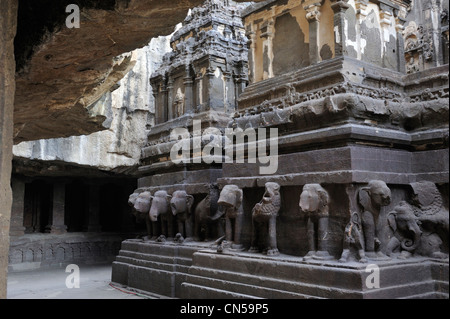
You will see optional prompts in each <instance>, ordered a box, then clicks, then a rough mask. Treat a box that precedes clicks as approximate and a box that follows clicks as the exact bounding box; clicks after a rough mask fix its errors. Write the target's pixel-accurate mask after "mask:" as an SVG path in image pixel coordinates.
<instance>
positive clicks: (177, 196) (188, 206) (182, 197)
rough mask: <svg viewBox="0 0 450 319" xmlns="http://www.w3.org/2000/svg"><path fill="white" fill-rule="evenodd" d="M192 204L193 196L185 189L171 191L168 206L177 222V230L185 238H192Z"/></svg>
mask: <svg viewBox="0 0 450 319" xmlns="http://www.w3.org/2000/svg"><path fill="white" fill-rule="evenodd" d="M193 205H194V196H192V195H189V194H188V193H186V191H183V190H180V191H175V192H173V193H172V198H171V200H170V208H171V210H172V214H173V216H174V217H175V218H176V222H177V224H178V232H179V233H180V234H181V236H184V238H185V240H188V241H189V240H192V237H193V233H192V228H193V227H192V226H193V225H192V224H193V220H192V214H191V210H192V206H193Z"/></svg>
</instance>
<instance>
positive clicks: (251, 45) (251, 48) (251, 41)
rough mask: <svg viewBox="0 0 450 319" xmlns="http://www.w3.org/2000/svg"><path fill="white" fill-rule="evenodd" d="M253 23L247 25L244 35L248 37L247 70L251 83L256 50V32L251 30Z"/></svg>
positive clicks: (253, 79)
mask: <svg viewBox="0 0 450 319" xmlns="http://www.w3.org/2000/svg"><path fill="white" fill-rule="evenodd" d="M252 27H253V25H251V26H250V27H249V29H248V30H247V32H246V34H245V35H246V36H247V38H248V43H247V46H248V64H249V66H250V67H249V70H248V79H249V81H250V83H253V82H254V81H255V67H256V66H255V50H256V42H255V41H256V32H255V31H253V30H252Z"/></svg>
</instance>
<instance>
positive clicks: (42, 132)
mask: <svg viewBox="0 0 450 319" xmlns="http://www.w3.org/2000/svg"><path fill="white" fill-rule="evenodd" d="M40 2H41V1H33V2H29V1H28V2H27V1H24V4H23V6H22V8H21V9H20V13H19V26H21V27H19V35H22V32H29V31H30V30H27V28H28V26H32V25H33V22H34V23H37V22H36V21H35V20H37V19H38V18H37V17H36V18H34V19H32V20H31V21H30V20H28V19H27V18H28V15H31V17H34V15H36V16H39V12H38V11H33V9H36V10H37V9H38V8H37V7H40V6H42V3H40ZM65 2H67V1H61V3H58V5H54V6H52V7H48V6H47V8H46V9H48V10H49V11H51V12H50V13H45V14H46V16H44V17H42V19H44V18H45V17H47V19H48V20H49V21H50V22H49V23H47V24H44V26H43V27H42V23H40V24H39V23H37V25H36V28H39V27H40V26H41V27H42V28H43V29H47V30H50V27H52V28H53V30H52V31H53V32H48V31H47V32H42V34H41V35H40V40H38V42H37V43H32V44H30V43H23V42H27V41H30V40H29V39H27V37H26V36H21V37H18V39H17V41H16V56H17V57H18V61H19V63H18V70H17V71H18V72H17V76H16V83H17V89H16V100H15V113H14V124H15V129H14V138H15V142H16V143H17V142H20V141H25V140H36V139H41V138H53V137H61V136H64V137H67V136H72V135H81V134H88V133H92V132H95V131H99V130H101V129H104V128H105V127H104V125H103V123H104V120H105V114H103V113H102V112H101V111H100V112H99V111H96V110H91V109H90V108H89V106H90V105H91V104H92V102H95V101H96V100H97V99H98V98H100V97H101V96H102V95H103V94H104V93H105V92H106V91H108V90H109V89H110V88H111V86H113V85H114V84H115V83H116V82H117V81H118V80H120V78H122V77H123V76H124V75H125V74H126V73H127V71H128V70H129V68H130V60H129V58H127V57H125V58H117V56H119V55H120V54H122V53H124V52H129V51H132V50H134V49H136V48H139V47H142V46H144V45H146V44H148V42H149V41H150V39H151V38H152V37H156V36H159V35H167V34H170V33H172V32H173V29H174V26H175V25H176V24H177V23H179V22H180V21H182V20H183V19H184V17H185V16H186V13H187V11H188V9H189V8H191V7H194V6H196V5H199V4H201V3H202V1H201V0H190V1H186V0H178V1H164V2H161V1H156V0H152V1H137V0H131V1H108V4H105V3H102V4H101V5H100V4H97V3H98V2H99V1H87V2H88V3H87V4H86V6H85V7H83V6H80V10H81V26H80V28H79V29H76V28H74V29H69V28H67V27H66V26H65V19H66V17H67V16H68V15H69V14H68V13H65V5H67V4H69V3H70V2H68V3H65ZM26 6H29V7H28V9H29V10H28V11H32V13H29V12H28V11H27V7H26ZM98 7H100V9H97V8H98ZM41 10H42V9H41ZM27 14H28V15H27ZM52 14H53V16H52ZM52 18H53V19H52ZM24 20H25V21H24ZM55 23H56V26H55ZM22 24H26V26H25V27H22ZM23 28H25V30H24V29H23ZM36 33H37V32H32V33H31V34H30V35H29V37H30V38H31V37H32V36H33V35H34V36H35V37H39V34H37V35H36ZM31 40H33V39H31ZM30 47H32V48H31V49H30ZM20 48H25V49H23V51H27V52H30V51H31V52H30V53H28V54H25V53H23V52H18V50H19V49H20Z"/></svg>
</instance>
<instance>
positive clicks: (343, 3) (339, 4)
mask: <svg viewBox="0 0 450 319" xmlns="http://www.w3.org/2000/svg"><path fill="white" fill-rule="evenodd" d="M348 1H349V0H331V9H333V12H334V13H339V12H341V13H344V12H345V11H347V9H348V8H349V7H350V5H349V4H348Z"/></svg>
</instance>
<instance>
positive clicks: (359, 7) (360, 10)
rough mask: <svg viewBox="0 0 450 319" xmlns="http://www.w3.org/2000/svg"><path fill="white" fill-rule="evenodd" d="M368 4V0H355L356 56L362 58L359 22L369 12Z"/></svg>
mask: <svg viewBox="0 0 450 319" xmlns="http://www.w3.org/2000/svg"><path fill="white" fill-rule="evenodd" d="M368 4H369V0H355V7H356V26H355V30H356V45H357V46H358V52H357V53H356V54H357V58H358V59H361V58H362V56H361V55H362V52H361V51H362V50H361V23H362V22H363V21H364V20H365V19H366V17H367V15H368V14H369V12H368V10H367V7H368Z"/></svg>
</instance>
